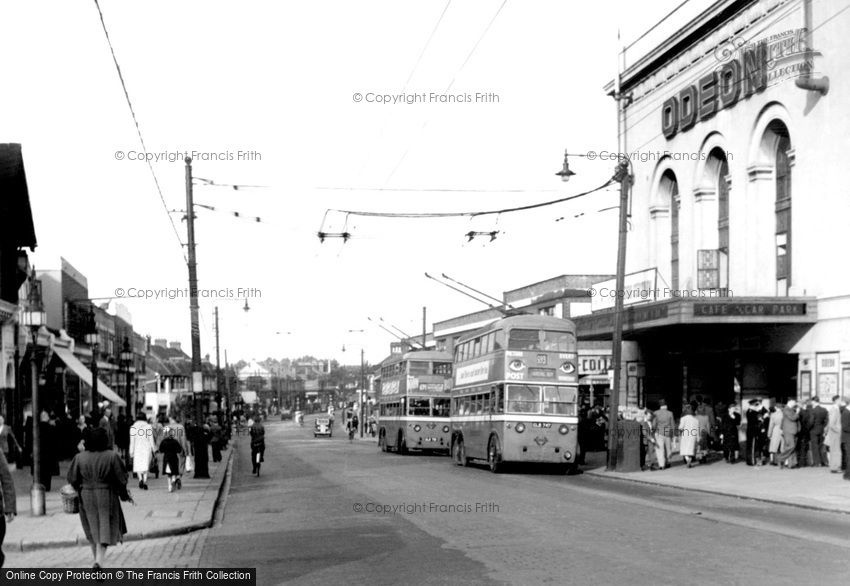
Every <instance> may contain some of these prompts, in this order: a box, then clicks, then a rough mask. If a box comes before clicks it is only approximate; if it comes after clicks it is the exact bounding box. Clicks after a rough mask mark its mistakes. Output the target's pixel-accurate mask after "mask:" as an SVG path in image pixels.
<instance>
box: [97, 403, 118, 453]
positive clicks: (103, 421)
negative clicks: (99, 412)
mask: <svg viewBox="0 0 850 586" xmlns="http://www.w3.org/2000/svg"><path fill="white" fill-rule="evenodd" d="M98 427H100V428H101V429H102V430H104V431H105V432H106V437H107V443H108V445H109V449H110V450H111V449H113V448H114V447H115V426H114V425H113V423H112V409H110V408H109V407H108V406H107V407H104V408H103V416H102V417H101V418H100V421H99V422H98Z"/></svg>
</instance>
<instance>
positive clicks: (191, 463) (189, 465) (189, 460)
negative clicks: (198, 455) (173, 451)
mask: <svg viewBox="0 0 850 586" xmlns="http://www.w3.org/2000/svg"><path fill="white" fill-rule="evenodd" d="M194 469H195V459H194V458H193V457H192V456H186V472H191V471H192V470H194Z"/></svg>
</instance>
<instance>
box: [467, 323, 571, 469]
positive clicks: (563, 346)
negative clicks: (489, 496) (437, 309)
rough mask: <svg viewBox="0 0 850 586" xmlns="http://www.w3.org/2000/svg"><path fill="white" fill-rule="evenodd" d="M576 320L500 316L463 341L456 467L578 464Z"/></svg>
mask: <svg viewBox="0 0 850 586" xmlns="http://www.w3.org/2000/svg"><path fill="white" fill-rule="evenodd" d="M576 354H577V350H576V336H575V324H573V322H571V321H569V320H565V319H560V318H556V317H549V316H542V315H517V316H511V317H505V318H502V319H500V320H498V321H496V322H494V323H492V324H491V325H489V326H487V327H485V328H483V329H481V330H478V331H477V332H474V333H471V334H468V335H466V336H464V337H462V338H461V339H460V340H458V344H457V345H456V347H455V357H454V388H453V389H452V411H451V422H452V424H451V427H452V435H451V453H452V458H453V460H454V462H455V464H457V465H458V466H466V465H467V463H468V462H469V461H470V460H479V461H484V462H486V463H487V464H488V465H489V467H490V470H492V471H493V472H499V471H500V470H501V469H502V468H503V464H504V463H506V462H539V463H551V464H557V465H559V466H561V467H562V468H563V471H564V472H568V471H570V470H571V469H573V468H574V467H575V461H576V454H577V439H578V410H577V405H576V403H577V400H578V375H577V363H576V361H577V357H576Z"/></svg>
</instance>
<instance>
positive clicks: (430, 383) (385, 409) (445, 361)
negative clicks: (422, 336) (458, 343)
mask: <svg viewBox="0 0 850 586" xmlns="http://www.w3.org/2000/svg"><path fill="white" fill-rule="evenodd" d="M451 383H452V357H451V355H450V354H448V353H447V352H434V351H431V350H420V351H412V352H407V353H404V354H397V355H394V356H391V357H390V358H388V359H387V360H385V361H384V362H383V364H381V396H380V399H379V405H380V407H379V409H380V421H379V423H378V445H379V446H380V447H381V451H384V452H386V451H387V450H394V451H396V452H398V453H400V454H405V453H407V451H408V450H442V451H445V452H446V454H448V453H449V433H450V431H451V429H450V427H449V409H450V407H449V406H450V402H451V397H450V395H449V391H450V389H451Z"/></svg>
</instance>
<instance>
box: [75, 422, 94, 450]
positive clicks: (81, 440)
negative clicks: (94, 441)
mask: <svg viewBox="0 0 850 586" xmlns="http://www.w3.org/2000/svg"><path fill="white" fill-rule="evenodd" d="M90 431H91V428H90V427H89V425H88V423H86V416H85V415H80V416H79V417H77V423H76V425H74V437H73V442H74V447H75V449H76V451H77V453H79V452H82V451H84V450H85V449H86V439H87V438H88V436H89V433H90Z"/></svg>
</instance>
